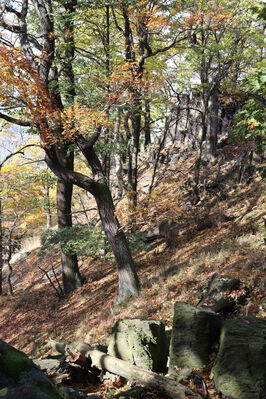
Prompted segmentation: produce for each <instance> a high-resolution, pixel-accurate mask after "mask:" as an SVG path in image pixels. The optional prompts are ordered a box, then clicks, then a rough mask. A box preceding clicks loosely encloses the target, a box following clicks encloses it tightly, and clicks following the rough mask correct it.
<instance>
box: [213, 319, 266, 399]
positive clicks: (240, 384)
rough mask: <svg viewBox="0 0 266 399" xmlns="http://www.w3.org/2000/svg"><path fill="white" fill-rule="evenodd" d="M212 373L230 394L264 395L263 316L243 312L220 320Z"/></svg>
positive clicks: (260, 398) (256, 398)
mask: <svg viewBox="0 0 266 399" xmlns="http://www.w3.org/2000/svg"><path fill="white" fill-rule="evenodd" d="M212 376H213V379H214V383H215V386H216V388H217V389H218V390H219V391H221V392H222V393H223V394H224V395H228V397H230V398H233V399H265V398H266V320H264V319H259V318H256V317H252V316H247V317H244V318H239V319H235V320H227V321H226V322H224V324H223V327H222V331H221V337H220V348H219V352H218V355H217V358H216V363H215V366H214V367H213V369H212Z"/></svg>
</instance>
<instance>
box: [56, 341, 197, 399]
mask: <svg viewBox="0 0 266 399" xmlns="http://www.w3.org/2000/svg"><path fill="white" fill-rule="evenodd" d="M51 346H52V347H53V348H55V349H56V348H59V347H60V349H61V348H62V349H63V348H64V351H65V352H64V353H65V354H66V355H67V354H71V355H72V356H73V355H74V354H75V353H76V354H77V353H80V354H81V355H84V356H85V357H86V358H88V359H90V360H91V362H92V367H93V366H94V367H97V368H98V369H100V370H105V371H108V372H110V373H112V374H116V375H119V376H121V377H124V378H125V379H126V380H128V381H135V382H139V383H141V384H143V385H145V386H147V387H150V388H153V389H158V390H159V391H163V392H164V393H166V394H167V395H168V396H169V397H170V398H172V399H188V398H189V399H201V396H199V395H198V394H197V393H195V392H193V391H192V390H190V389H189V388H188V387H186V386H184V385H182V384H180V383H178V382H177V381H174V380H171V379H169V378H166V377H163V376H161V375H159V374H156V373H154V372H152V371H150V370H146V369H143V368H141V367H138V366H134V365H132V364H130V363H128V362H126V361H125V360H121V359H118V358H116V357H113V356H110V355H108V354H106V353H104V352H101V351H99V350H97V349H92V347H91V346H90V345H88V344H86V343H84V342H74V343H71V344H70V345H66V346H65V345H58V343H55V342H52V343H51ZM57 350H58V349H57ZM61 353H62V352H61Z"/></svg>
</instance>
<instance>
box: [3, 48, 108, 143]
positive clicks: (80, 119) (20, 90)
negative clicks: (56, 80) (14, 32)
mask: <svg viewBox="0 0 266 399" xmlns="http://www.w3.org/2000/svg"><path fill="white" fill-rule="evenodd" d="M0 101H2V102H4V103H5V104H8V105H10V104H12V103H14V104H15V106H16V107H17V109H20V113H21V118H22V120H25V119H26V120H27V121H30V123H31V125H32V127H37V128H38V130H39V131H40V133H41V140H42V142H43V143H55V142H57V143H58V142H62V141H65V140H68V141H73V140H74V139H75V136H76V134H77V132H78V133H79V134H80V133H82V134H84V133H86V134H88V133H90V132H92V131H93V130H94V129H95V127H97V126H99V125H102V126H107V118H106V117H105V114H104V113H102V112H98V111H94V110H89V109H87V108H85V107H82V106H79V105H78V104H74V105H73V106H71V107H68V108H66V109H65V110H63V111H62V110H60V109H59V108H58V107H57V106H56V105H55V101H54V100H53V94H52V93H50V92H49V91H48V88H47V87H46V86H45V83H44V82H43V81H42V79H41V77H40V75H39V74H38V71H37V70H35V69H34V67H33V66H32V65H31V63H30V62H29V61H28V60H27V59H26V58H25V57H24V55H23V54H22V53H21V52H20V51H19V50H14V49H9V48H6V47H4V46H0Z"/></svg>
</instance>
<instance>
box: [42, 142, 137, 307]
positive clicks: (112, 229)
mask: <svg viewBox="0 0 266 399" xmlns="http://www.w3.org/2000/svg"><path fill="white" fill-rule="evenodd" d="M96 140H97V134H96V139H91V141H87V140H85V139H84V138H83V137H82V136H79V137H78V138H77V139H76V144H77V145H78V147H79V149H80V150H81V152H82V153H83V155H84V156H85V158H86V160H87V161H88V164H89V166H90V168H91V170H92V173H93V179H92V178H90V177H87V176H85V175H82V174H80V173H78V172H73V170H70V169H68V168H65V167H63V166H62V163H61V162H60V161H59V160H58V157H57V152H56V149H55V147H54V146H46V148H45V151H46V162H47V164H48V166H49V167H50V168H51V170H52V171H53V172H54V173H55V175H56V176H57V177H58V178H59V179H61V180H63V181H65V182H68V183H72V184H76V185H77V186H79V187H82V188H84V189H85V190H86V191H88V192H90V193H91V194H92V195H93V196H94V198H95V200H96V202H97V206H98V210H99V214H100V217H101V221H102V225H103V228H104V231H105V233H106V236H107V238H108V240H109V242H110V245H111V247H112V250H113V253H114V256H115V259H116V262H117V266H118V278H119V296H118V300H119V301H122V300H123V299H124V298H125V297H126V296H130V295H137V294H138V292H139V280H138V276H137V274H136V271H135V264H134V261H133V259H132V256H131V252H130V249H129V247H128V244H127V241H126V238H125V235H124V233H123V231H122V229H120V226H119V223H118V220H117V219H116V217H115V214H114V205H113V200H112V196H111V193H110V190H109V187H108V185H107V183H106V179H105V177H104V175H103V171H102V167H101V163H100V161H99V159H98V157H97V155H96V154H95V152H94V150H93V148H92V146H93V144H94V142H95V141H96Z"/></svg>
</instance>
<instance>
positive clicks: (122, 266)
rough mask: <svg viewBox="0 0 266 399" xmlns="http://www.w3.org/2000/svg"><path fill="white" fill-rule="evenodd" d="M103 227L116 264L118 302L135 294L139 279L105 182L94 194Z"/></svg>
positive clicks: (137, 289)
mask: <svg viewBox="0 0 266 399" xmlns="http://www.w3.org/2000/svg"><path fill="white" fill-rule="evenodd" d="M95 200H96V202H97V206H98V209H99V214H100V218H101V221H102V225H103V229H104V231H105V234H106V235H107V238H108V240H109V242H110V245H111V247H112V250H113V253H114V256H115V259H116V262H117V265H118V281H119V290H118V302H121V301H122V300H123V299H124V298H125V297H127V296H130V295H137V294H138V291H139V281H138V277H137V274H136V271H135V265H134V262H133V259H132V256H131V253H130V250H129V247H128V243H127V241H126V238H125V235H124V233H123V231H122V230H120V226H119V223H118V220H117V219H116V218H115V216H114V207H113V200H112V197H111V194H110V191H109V189H108V187H107V185H106V184H101V185H99V187H98V190H97V192H96V195H95Z"/></svg>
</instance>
